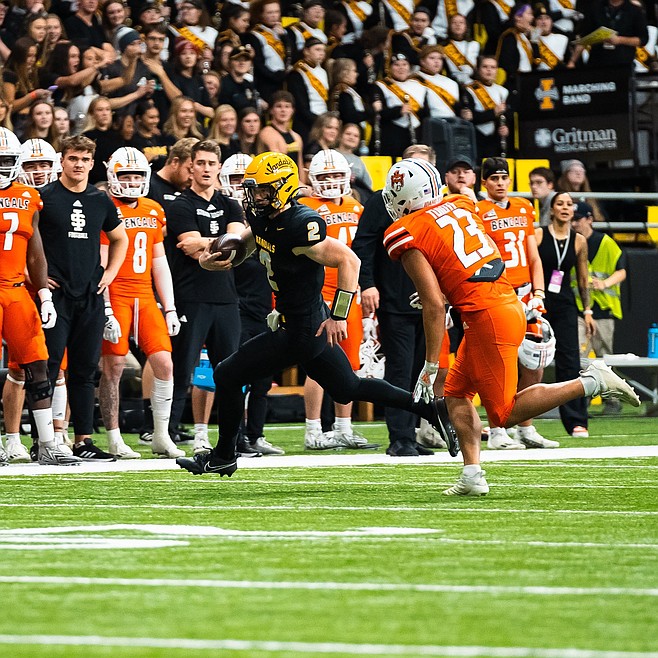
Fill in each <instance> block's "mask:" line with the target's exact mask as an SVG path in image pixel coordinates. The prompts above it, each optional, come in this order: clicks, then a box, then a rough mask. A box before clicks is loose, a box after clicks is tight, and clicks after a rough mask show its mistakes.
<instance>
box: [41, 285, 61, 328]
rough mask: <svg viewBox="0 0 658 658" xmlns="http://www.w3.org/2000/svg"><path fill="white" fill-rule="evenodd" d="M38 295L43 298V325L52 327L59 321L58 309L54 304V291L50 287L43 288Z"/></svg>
mask: <svg viewBox="0 0 658 658" xmlns="http://www.w3.org/2000/svg"><path fill="white" fill-rule="evenodd" d="M38 295H39V299H40V300H41V326H42V327H43V328H44V329H52V328H53V327H54V326H55V323H56V322H57V311H56V310H55V305H54V304H53V293H52V292H50V290H48V288H41V290H39V292H38Z"/></svg>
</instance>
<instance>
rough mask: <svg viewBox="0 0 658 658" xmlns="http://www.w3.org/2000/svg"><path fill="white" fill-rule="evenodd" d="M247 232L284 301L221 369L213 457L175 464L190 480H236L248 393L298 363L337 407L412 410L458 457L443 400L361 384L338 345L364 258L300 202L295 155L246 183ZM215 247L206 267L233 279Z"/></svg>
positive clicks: (272, 160)
mask: <svg viewBox="0 0 658 658" xmlns="http://www.w3.org/2000/svg"><path fill="white" fill-rule="evenodd" d="M243 186H244V190H245V209H246V211H247V220H248V222H249V228H248V229H246V230H245V231H243V233H242V238H243V240H244V241H245V242H246V246H247V249H246V252H247V255H248V254H250V253H252V252H253V251H254V250H256V249H257V250H258V256H259V259H260V262H261V263H262V264H263V265H264V266H265V268H266V270H267V277H268V280H269V282H270V286H271V288H272V290H273V292H274V296H275V298H276V308H275V310H274V311H273V312H272V313H271V314H270V316H268V326H269V328H270V329H271V331H266V332H265V333H262V334H260V335H258V336H256V337H254V338H252V339H251V340H249V341H247V342H246V343H244V344H243V345H242V346H241V347H240V349H239V350H238V351H237V352H236V353H235V354H232V355H231V356H230V357H228V358H227V359H225V360H224V361H222V362H221V363H220V364H219V366H217V368H216V369H215V384H216V387H217V390H216V396H217V404H218V416H219V440H218V442H217V445H216V447H215V448H214V449H213V450H212V451H211V452H208V453H204V454H197V455H195V456H194V458H193V459H189V458H184V457H181V458H179V459H177V460H176V463H177V464H178V465H179V466H180V467H181V468H184V469H186V470H188V471H190V472H191V473H195V474H203V473H214V474H218V475H228V476H230V475H232V474H233V473H234V472H235V470H236V469H237V460H236V454H235V446H236V439H237V435H238V430H239V427H240V420H241V418H242V415H243V413H244V397H243V392H242V387H243V386H244V385H245V384H247V383H248V382H251V381H253V380H254V379H257V378H259V377H264V376H266V375H268V374H271V373H273V372H276V371H278V370H282V369H284V368H286V367H289V366H291V365H295V364H300V365H302V366H303V367H304V369H305V370H306V373H307V374H308V375H309V376H310V377H312V378H313V379H315V380H316V381H317V382H318V383H320V384H321V386H322V387H323V388H324V389H325V390H326V391H327V392H328V393H329V394H330V395H331V397H332V398H333V399H334V400H336V401H337V402H340V403H343V404H347V403H348V402H351V401H353V400H366V401H369V402H375V403H378V404H381V405H384V406H393V407H400V408H403V409H406V410H408V411H413V412H414V413H417V414H418V415H420V416H422V417H423V418H427V420H429V421H430V422H431V423H432V424H433V425H434V426H436V427H437V429H438V430H439V431H440V432H441V433H442V434H443V435H444V436H445V437H446V440H447V441H448V442H449V443H450V444H451V448H452V451H453V452H454V454H456V450H457V449H458V447H457V446H456V444H455V441H456V439H455V438H454V437H455V434H454V428H452V425H451V424H450V421H449V420H448V415H447V411H446V410H445V403H444V402H443V400H442V399H434V400H432V401H431V402H422V401H421V402H418V403H414V402H413V401H412V394H411V393H410V392H409V391H405V390H403V389H401V388H396V387H395V386H392V385H391V384H389V383H388V382H385V381H383V380H379V379H359V377H357V376H356V375H355V374H354V372H353V370H352V367H351V366H350V362H349V360H348V358H347V356H346V355H345V353H344V352H343V350H342V349H341V348H340V347H339V345H338V343H339V342H340V341H341V340H343V339H344V338H346V337H347V322H346V318H347V315H348V313H349V310H350V306H351V304H352V300H353V299H354V296H355V295H356V288H357V282H358V276H359V259H358V257H357V256H356V254H354V252H353V251H352V250H351V249H349V248H348V247H347V246H346V245H344V244H343V243H342V242H340V241H338V240H336V239H334V238H331V237H328V236H327V227H326V224H325V223H324V221H323V220H322V218H321V217H320V215H318V214H317V213H316V212H315V211H314V210H311V209H310V208H308V207H306V206H302V205H300V204H298V203H297V202H295V201H294V196H295V194H296V192H297V190H298V188H299V172H298V169H297V165H296V164H295V163H294V162H293V160H291V159H290V157H288V156H287V155H283V154H281V153H272V152H267V153H262V154H261V155H259V156H256V158H254V160H253V161H252V162H251V163H250V164H249V166H248V167H247V169H246V171H245V177H244V182H243ZM220 259H221V254H213V253H211V251H210V249H209V248H206V250H205V251H204V252H203V254H201V256H200V258H199V263H200V264H201V266H202V267H203V268H204V269H207V270H218V271H220V272H226V271H228V270H230V269H231V267H233V266H235V265H237V264H239V262H237V261H235V260H234V261H233V262H230V261H227V260H220ZM324 266H327V267H335V268H337V269H338V289H337V291H336V295H335V297H334V301H333V304H332V305H331V309H329V308H328V307H327V305H326V304H325V302H324V300H323V299H322V295H321V290H322V284H323V281H324Z"/></svg>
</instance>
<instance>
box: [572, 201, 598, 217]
mask: <svg viewBox="0 0 658 658" xmlns="http://www.w3.org/2000/svg"><path fill="white" fill-rule="evenodd" d="M583 217H594V210H593V209H592V206H590V205H589V203H586V202H585V201H578V203H576V207H575V208H574V211H573V218H574V219H582V218H583Z"/></svg>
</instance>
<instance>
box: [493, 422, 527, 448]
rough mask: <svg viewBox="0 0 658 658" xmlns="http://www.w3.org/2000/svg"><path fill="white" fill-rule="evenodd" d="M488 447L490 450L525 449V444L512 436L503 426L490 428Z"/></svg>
mask: <svg viewBox="0 0 658 658" xmlns="http://www.w3.org/2000/svg"><path fill="white" fill-rule="evenodd" d="M487 448H489V450H525V446H524V445H523V444H522V443H517V442H516V441H515V440H514V439H512V438H510V436H509V434H507V432H506V431H505V429H504V428H502V427H492V428H491V429H490V430H489V440H488V441H487Z"/></svg>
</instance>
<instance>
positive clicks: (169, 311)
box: [165, 308, 176, 315]
mask: <svg viewBox="0 0 658 658" xmlns="http://www.w3.org/2000/svg"><path fill="white" fill-rule="evenodd" d="M175 312H176V309H175V308H170V309H169V310H168V311H165V315H167V313H175Z"/></svg>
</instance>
